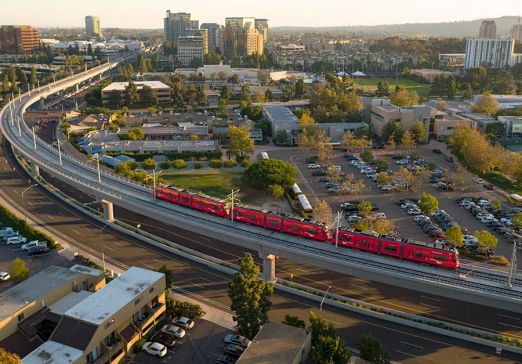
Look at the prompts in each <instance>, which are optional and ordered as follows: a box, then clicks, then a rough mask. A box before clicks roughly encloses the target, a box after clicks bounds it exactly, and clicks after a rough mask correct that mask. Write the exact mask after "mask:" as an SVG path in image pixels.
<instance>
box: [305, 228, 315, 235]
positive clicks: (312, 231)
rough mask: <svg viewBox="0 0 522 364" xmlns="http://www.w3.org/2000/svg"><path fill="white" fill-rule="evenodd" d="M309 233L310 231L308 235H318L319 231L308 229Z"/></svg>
mask: <svg viewBox="0 0 522 364" xmlns="http://www.w3.org/2000/svg"><path fill="white" fill-rule="evenodd" d="M307 231H308V233H310V234H317V230H315V229H314V228H312V227H309V228H308V229H307Z"/></svg>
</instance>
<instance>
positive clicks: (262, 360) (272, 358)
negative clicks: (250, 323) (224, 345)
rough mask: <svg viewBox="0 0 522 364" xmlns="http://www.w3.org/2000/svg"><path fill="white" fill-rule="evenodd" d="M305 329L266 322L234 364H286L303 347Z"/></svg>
mask: <svg viewBox="0 0 522 364" xmlns="http://www.w3.org/2000/svg"><path fill="white" fill-rule="evenodd" d="M307 336H308V333H307V332H306V330H305V329H301V328H298V327H293V326H289V325H284V324H279V323H275V322H267V323H266V324H264V325H263V327H262V328H261V330H259V332H258V333H257V335H256V337H255V338H254V340H253V341H252V343H251V344H250V346H249V347H248V349H247V350H245V352H244V353H243V355H241V357H240V358H239V360H238V361H237V362H236V364H288V363H293V362H294V361H295V358H296V357H297V356H298V355H299V353H300V352H301V351H302V350H303V348H304V347H305V342H306V340H307Z"/></svg>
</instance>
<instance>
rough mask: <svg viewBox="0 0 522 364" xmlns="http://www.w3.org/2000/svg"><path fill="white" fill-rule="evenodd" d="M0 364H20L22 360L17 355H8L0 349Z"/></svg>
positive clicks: (8, 353)
mask: <svg viewBox="0 0 522 364" xmlns="http://www.w3.org/2000/svg"><path fill="white" fill-rule="evenodd" d="M0 363H2V364H22V359H20V357H19V356H18V354H15V353H10V352H8V351H7V350H5V349H4V348H0Z"/></svg>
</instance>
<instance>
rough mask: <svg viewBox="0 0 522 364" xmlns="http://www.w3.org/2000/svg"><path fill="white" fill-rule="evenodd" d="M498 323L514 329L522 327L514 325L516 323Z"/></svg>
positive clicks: (521, 327)
mask: <svg viewBox="0 0 522 364" xmlns="http://www.w3.org/2000/svg"><path fill="white" fill-rule="evenodd" d="M499 324H500V325H504V326H508V327H513V328H515V329H522V326H516V325H511V324H506V323H505V322H499Z"/></svg>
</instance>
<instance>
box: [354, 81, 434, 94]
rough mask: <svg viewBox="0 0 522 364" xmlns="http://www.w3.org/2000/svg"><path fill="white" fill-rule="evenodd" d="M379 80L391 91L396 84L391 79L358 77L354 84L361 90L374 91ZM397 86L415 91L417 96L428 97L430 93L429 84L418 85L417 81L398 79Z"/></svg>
mask: <svg viewBox="0 0 522 364" xmlns="http://www.w3.org/2000/svg"><path fill="white" fill-rule="evenodd" d="M380 80H385V81H386V82H388V85H390V88H391V89H392V90H393V88H394V87H395V83H396V82H397V81H396V79H395V78H393V77H385V78H366V77H359V78H357V79H356V80H355V83H356V84H357V85H359V87H361V88H362V89H368V90H375V89H377V84H378V83H379V81H380ZM399 84H400V85H401V86H402V87H404V88H405V89H407V90H410V91H412V90H413V91H417V93H418V94H419V96H428V95H429V93H430V88H431V86H430V84H429V83H420V82H417V81H413V80H409V79H403V78H400V77H399Z"/></svg>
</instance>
